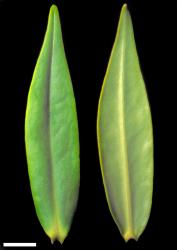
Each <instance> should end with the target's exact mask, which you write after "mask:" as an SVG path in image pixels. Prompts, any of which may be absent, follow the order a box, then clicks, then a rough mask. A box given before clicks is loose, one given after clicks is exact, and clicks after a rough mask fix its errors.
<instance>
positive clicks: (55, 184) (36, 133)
mask: <svg viewBox="0 0 177 250" xmlns="http://www.w3.org/2000/svg"><path fill="white" fill-rule="evenodd" d="M25 143H26V154H27V162H28V172H29V178H30V185H31V190H32V196H33V200H34V204H35V208H36V213H37V216H38V218H39V221H40V223H41V225H42V227H43V229H44V231H45V232H46V234H47V235H48V236H49V237H50V238H51V241H52V242H53V241H54V240H55V239H57V240H59V241H60V242H61V243H62V242H63V240H64V239H65V237H66V236H67V234H68V231H69V229H70V226H71V222H72V218H73V214H74V211H75V209H76V205H77V200H78V191H79V179H80V171H79V136H78V124H77V114H76V105H75V99H74V93H73V88H72V83H71V79H70V74H69V69H68V65H67V61H66V57H65V52H64V46H63V41H62V32H61V26H60V20H59V14H58V10H57V7H56V6H54V5H53V6H52V7H51V9H50V13H49V19H48V26H47V31H46V34H45V38H44V42H43V46H42V49H41V52H40V55H39V58H38V61H37V64H36V67H35V71H34V74H33V78H32V82H31V86H30V90H29V95H28V101H27V109H26V119H25Z"/></svg>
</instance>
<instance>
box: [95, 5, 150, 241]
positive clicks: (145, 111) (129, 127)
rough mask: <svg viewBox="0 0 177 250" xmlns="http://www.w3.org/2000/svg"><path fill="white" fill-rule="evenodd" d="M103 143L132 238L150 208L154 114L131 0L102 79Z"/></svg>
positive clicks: (105, 167) (105, 166) (116, 212)
mask: <svg viewBox="0 0 177 250" xmlns="http://www.w3.org/2000/svg"><path fill="white" fill-rule="evenodd" d="M97 135H98V148H99V156H100V163H101V170H102V177H103V182H104V187H105V192H106V197H107V201H108V205H109V208H110V211H111V214H112V217H113V219H114V221H115V222H116V224H117V226H118V228H119V230H120V232H121V234H122V236H123V237H124V239H125V240H126V241H127V240H129V239H130V238H134V239H138V237H139V236H140V235H141V233H142V232H143V230H144V228H145V226H146V224H147V221H148V218H149V214H150V209H151V202H152V187H153V138H152V123H151V114H150V108H149V104H148V99H147V94H146V89H145V85H144V81H143V77H142V74H141V70H140V66H139V61H138V56H137V51H136V46H135V41H134V35H133V28H132V22H131V17H130V14H129V12H128V10H127V7H126V5H124V6H123V8H122V12H121V15H120V21H119V26H118V31H117V35H116V38H115V42H114V46H113V49H112V53H111V57H110V60H109V64H108V68H107V72H106V76H105V79H104V82H103V87H102V91H101V96H100V100H99V107H98V120H97Z"/></svg>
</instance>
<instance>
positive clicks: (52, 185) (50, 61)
mask: <svg viewBox="0 0 177 250" xmlns="http://www.w3.org/2000/svg"><path fill="white" fill-rule="evenodd" d="M51 22H52V25H51V26H52V29H51V33H52V34H51V41H50V43H51V49H50V59H49V64H50V67H49V86H48V105H49V108H48V118H49V123H48V130H49V132H48V136H49V138H48V141H49V150H50V171H51V175H50V176H51V195H52V199H51V200H52V207H53V212H54V216H53V225H54V227H55V234H56V235H55V236H54V237H57V236H58V235H59V218H58V213H57V211H58V209H57V204H56V194H55V184H54V172H53V162H52V142H51V138H52V137H51V135H52V131H51V127H52V125H51V119H50V116H51V113H52V112H51V82H52V65H53V49H54V33H55V14H54V13H53V16H52V20H51Z"/></svg>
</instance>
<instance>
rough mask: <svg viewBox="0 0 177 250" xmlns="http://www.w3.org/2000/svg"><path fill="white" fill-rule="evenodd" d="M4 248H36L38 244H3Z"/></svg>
mask: <svg viewBox="0 0 177 250" xmlns="http://www.w3.org/2000/svg"><path fill="white" fill-rule="evenodd" d="M3 247H36V243H7V242H4V243H3Z"/></svg>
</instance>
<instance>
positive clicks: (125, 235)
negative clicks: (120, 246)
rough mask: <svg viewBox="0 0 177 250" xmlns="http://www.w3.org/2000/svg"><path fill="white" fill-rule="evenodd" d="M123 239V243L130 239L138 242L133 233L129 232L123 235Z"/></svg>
mask: <svg viewBox="0 0 177 250" xmlns="http://www.w3.org/2000/svg"><path fill="white" fill-rule="evenodd" d="M123 238H124V240H125V242H128V241H129V240H130V239H133V240H136V241H137V240H138V238H137V237H135V235H134V234H133V232H132V231H130V230H129V231H127V232H126V233H124V235H123Z"/></svg>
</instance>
